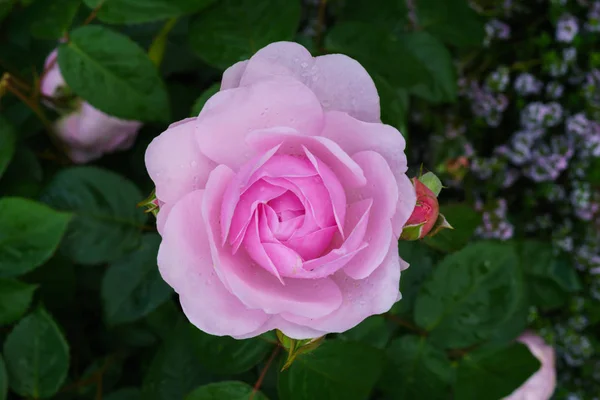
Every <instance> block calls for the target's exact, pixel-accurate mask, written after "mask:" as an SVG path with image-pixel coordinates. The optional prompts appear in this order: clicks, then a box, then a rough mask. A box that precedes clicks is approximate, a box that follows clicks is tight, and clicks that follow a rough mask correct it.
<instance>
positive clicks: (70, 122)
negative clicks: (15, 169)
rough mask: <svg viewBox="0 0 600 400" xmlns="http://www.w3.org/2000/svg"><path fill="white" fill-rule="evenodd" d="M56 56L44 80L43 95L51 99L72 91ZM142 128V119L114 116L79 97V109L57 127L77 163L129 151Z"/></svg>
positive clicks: (54, 54)
mask: <svg viewBox="0 0 600 400" xmlns="http://www.w3.org/2000/svg"><path fill="white" fill-rule="evenodd" d="M56 58H57V52H56V50H54V51H53V52H52V53H50V55H49V56H48V58H47V59H46V63H45V68H46V70H47V71H46V73H45V74H44V76H43V77H42V81H41V82H40V91H41V92H42V94H43V95H45V96H47V97H51V98H58V97H60V96H61V94H64V91H65V90H68V88H67V84H66V83H65V81H64V79H63V77H62V75H61V73H60V69H59V67H58V62H57V61H56ZM61 92H62V93H61ZM141 127H142V123H141V122H138V121H126V120H123V119H119V118H115V117H112V116H110V115H107V114H105V113H103V112H102V111H100V110H97V109H95V108H94V107H92V106H91V105H90V104H88V103H86V102H85V101H81V100H80V99H77V100H76V102H75V110H73V111H69V112H68V113H66V114H64V115H62V116H61V117H60V118H59V119H58V120H57V121H56V123H55V126H54V129H55V131H56V135H57V136H58V138H59V139H60V140H61V141H62V142H63V143H64V144H65V145H66V147H67V150H68V155H69V157H70V158H71V159H72V160H73V162H76V163H86V162H89V161H92V160H95V159H98V158H100V157H102V155H103V154H104V153H112V152H115V151H118V150H127V149H128V148H130V147H131V146H132V145H133V143H134V142H135V138H136V136H137V133H138V131H139V129H140V128H141Z"/></svg>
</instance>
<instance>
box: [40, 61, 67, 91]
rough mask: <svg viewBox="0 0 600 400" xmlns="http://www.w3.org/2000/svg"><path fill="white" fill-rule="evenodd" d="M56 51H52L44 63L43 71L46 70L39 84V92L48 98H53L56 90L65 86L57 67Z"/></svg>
mask: <svg viewBox="0 0 600 400" xmlns="http://www.w3.org/2000/svg"><path fill="white" fill-rule="evenodd" d="M57 57H58V51H57V50H54V51H52V53H50V54H49V55H48V57H47V58H46V61H45V62H44V69H47V71H46V72H45V74H44V75H43V76H42V80H41V82H40V92H42V94H43V95H45V96H48V97H54V95H55V94H56V90H57V89H58V88H60V87H62V86H66V85H67V84H66V83H65V80H64V78H63V76H62V74H61V73H60V69H59V67H58V61H57Z"/></svg>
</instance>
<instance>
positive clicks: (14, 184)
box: [0, 146, 43, 198]
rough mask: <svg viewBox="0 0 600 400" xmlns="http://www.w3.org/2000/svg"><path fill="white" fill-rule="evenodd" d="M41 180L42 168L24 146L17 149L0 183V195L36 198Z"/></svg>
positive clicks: (31, 152) (40, 186)
mask: <svg viewBox="0 0 600 400" xmlns="http://www.w3.org/2000/svg"><path fill="white" fill-rule="evenodd" d="M0 152H2V150H0ZM42 179H43V171H42V166H41V165H40V162H39V161H38V159H37V158H36V157H35V154H34V153H33V151H31V150H29V148H27V147H25V146H21V147H17V149H16V152H15V154H14V156H13V158H12V161H11V162H10V164H9V165H8V168H6V171H5V173H4V176H3V177H2V180H1V181H0V195H3V196H15V197H27V198H37V197H38V196H39V194H40V190H41V188H42Z"/></svg>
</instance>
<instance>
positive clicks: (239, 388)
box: [185, 381, 268, 400]
mask: <svg viewBox="0 0 600 400" xmlns="http://www.w3.org/2000/svg"><path fill="white" fill-rule="evenodd" d="M253 392H254V390H253V388H252V386H250V385H248V384H247V383H244V382H235V381H225V382H217V383H210V384H208V385H204V386H200V387H199V388H197V389H196V390H194V391H193V392H192V393H190V394H189V395H188V396H187V397H186V398H185V400H225V399H227V400H248V399H249V398H250V397H251V395H252V393H253ZM252 398H253V399H254V400H268V399H267V397H266V396H265V395H264V394H262V393H261V392H260V391H256V392H254V396H253V397H252Z"/></svg>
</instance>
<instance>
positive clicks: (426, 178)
mask: <svg viewBox="0 0 600 400" xmlns="http://www.w3.org/2000/svg"><path fill="white" fill-rule="evenodd" d="M419 180H420V181H421V183H423V184H424V185H425V186H427V188H429V190H431V191H432V192H433V194H435V195H436V197H437V196H439V195H440V192H441V191H442V188H443V187H444V185H442V181H440V178H438V177H437V176H436V175H435V174H434V173H433V172H427V173H426V174H423V175H422V176H420V177H419Z"/></svg>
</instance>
